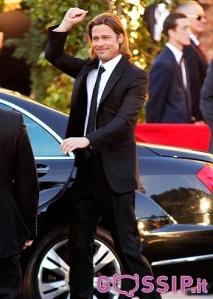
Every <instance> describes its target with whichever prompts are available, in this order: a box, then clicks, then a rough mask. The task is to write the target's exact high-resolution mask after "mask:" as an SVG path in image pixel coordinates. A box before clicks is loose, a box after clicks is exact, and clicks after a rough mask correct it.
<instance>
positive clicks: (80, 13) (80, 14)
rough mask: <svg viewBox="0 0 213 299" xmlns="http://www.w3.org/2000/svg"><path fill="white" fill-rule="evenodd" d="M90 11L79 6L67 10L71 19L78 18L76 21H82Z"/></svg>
mask: <svg viewBox="0 0 213 299" xmlns="http://www.w3.org/2000/svg"><path fill="white" fill-rule="evenodd" d="M87 13H88V11H86V10H84V9H80V8H78V7H74V8H70V9H69V10H68V12H67V16H68V18H69V19H72V20H73V19H76V21H79V22H80V21H82V20H83V19H84V17H85V16H86V14H87Z"/></svg>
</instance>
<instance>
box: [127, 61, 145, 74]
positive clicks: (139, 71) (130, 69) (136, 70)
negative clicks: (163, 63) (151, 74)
mask: <svg viewBox="0 0 213 299" xmlns="http://www.w3.org/2000/svg"><path fill="white" fill-rule="evenodd" d="M127 67H128V75H130V73H131V72H132V73H135V74H136V75H140V76H146V75H147V73H146V71H145V70H144V69H142V68H140V67H138V66H137V65H136V64H134V63H133V62H132V61H129V60H128V63H127Z"/></svg>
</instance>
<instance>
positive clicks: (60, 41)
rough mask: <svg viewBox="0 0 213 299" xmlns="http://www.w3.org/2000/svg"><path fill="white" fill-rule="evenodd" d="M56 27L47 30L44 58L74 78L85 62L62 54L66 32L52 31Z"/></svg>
mask: <svg viewBox="0 0 213 299" xmlns="http://www.w3.org/2000/svg"><path fill="white" fill-rule="evenodd" d="M56 27H57V26H54V27H50V28H49V30H48V41H47V45H46V48H45V58H46V59H47V60H48V61H49V62H50V63H52V64H53V65H54V66H55V67H56V68H57V69H59V70H61V71H62V72H64V73H65V74H67V75H69V76H71V77H73V78H76V76H77V75H78V73H79V72H80V70H81V68H82V66H83V65H84V64H85V62H86V60H83V59H80V58H75V57H73V56H71V55H68V54H66V53H65V52H64V44H65V41H66V38H67V34H68V32H56V31H53V29H55V28H56Z"/></svg>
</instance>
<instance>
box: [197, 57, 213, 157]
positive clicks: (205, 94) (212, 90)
mask: <svg viewBox="0 0 213 299" xmlns="http://www.w3.org/2000/svg"><path fill="white" fill-rule="evenodd" d="M200 110H201V112H202V114H203V117H204V119H205V121H206V122H207V124H208V126H209V128H210V130H211V140H210V144H209V152H210V153H212V154H213V60H212V61H211V63H210V65H209V68H208V71H207V75H206V78H205V80H204V84H203V87H202V89H201V100H200Z"/></svg>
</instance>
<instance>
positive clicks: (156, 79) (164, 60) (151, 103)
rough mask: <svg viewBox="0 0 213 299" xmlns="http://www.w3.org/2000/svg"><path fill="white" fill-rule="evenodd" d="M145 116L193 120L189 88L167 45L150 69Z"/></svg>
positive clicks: (159, 119)
mask: <svg viewBox="0 0 213 299" xmlns="http://www.w3.org/2000/svg"><path fill="white" fill-rule="evenodd" d="M146 119H147V122H149V123H191V122H192V119H191V95H190V90H189V89H188V90H186V89H185V88H184V86H183V79H182V75H181V69H180V66H179V65H178V64H177V61H176V59H175V56H174V55H173V53H172V51H171V50H170V49H169V48H168V47H165V49H164V50H163V52H162V53H161V54H160V55H159V56H158V57H157V58H156V60H155V61H154V63H153V65H152V68H151V71H150V83H149V100H148V103H147V105H146Z"/></svg>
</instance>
